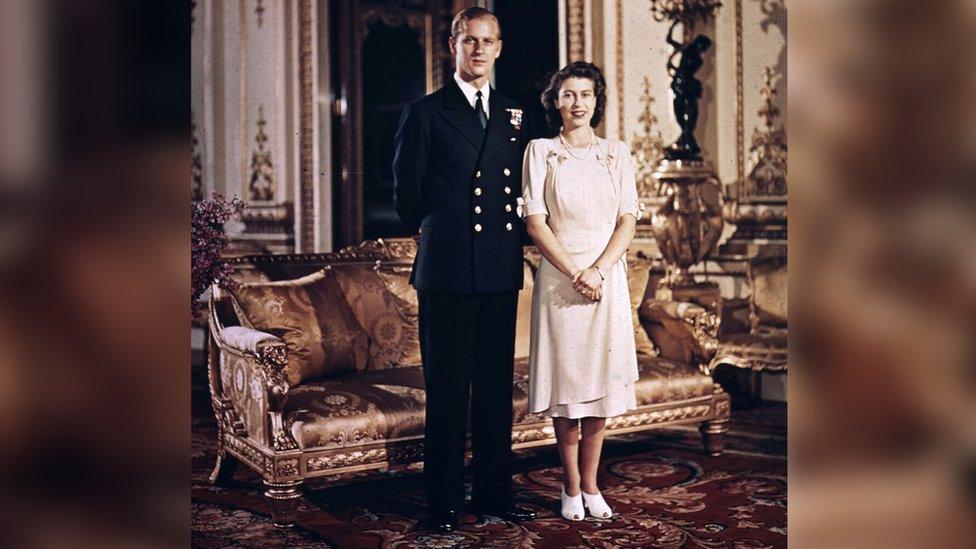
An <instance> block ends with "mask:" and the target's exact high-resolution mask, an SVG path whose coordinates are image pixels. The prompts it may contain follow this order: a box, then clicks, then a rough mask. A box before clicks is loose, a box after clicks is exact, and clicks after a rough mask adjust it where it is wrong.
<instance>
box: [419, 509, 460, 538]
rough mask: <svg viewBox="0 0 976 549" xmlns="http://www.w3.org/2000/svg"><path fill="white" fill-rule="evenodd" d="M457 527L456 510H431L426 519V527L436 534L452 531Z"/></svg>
mask: <svg viewBox="0 0 976 549" xmlns="http://www.w3.org/2000/svg"><path fill="white" fill-rule="evenodd" d="M457 527H458V516H457V511H453V510H451V509H448V510H446V511H432V512H431V513H430V518H428V519H427V529H428V530H430V531H431V532H437V533H438V534H445V533H447V532H453V531H454V530H457Z"/></svg>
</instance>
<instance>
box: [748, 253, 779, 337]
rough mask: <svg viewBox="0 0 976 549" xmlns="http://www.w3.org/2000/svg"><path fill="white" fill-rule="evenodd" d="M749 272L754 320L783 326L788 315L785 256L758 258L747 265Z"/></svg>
mask: <svg viewBox="0 0 976 549" xmlns="http://www.w3.org/2000/svg"><path fill="white" fill-rule="evenodd" d="M749 274H750V278H751V282H752V310H753V313H754V314H755V315H756V321H757V322H758V323H759V324H762V325H766V326H776V327H782V328H785V327H786V325H787V318H788V317H789V312H788V309H787V302H788V299H787V268H786V258H785V257H780V256H773V257H769V258H759V259H757V260H756V261H755V262H754V263H753V264H751V265H750V266H749Z"/></svg>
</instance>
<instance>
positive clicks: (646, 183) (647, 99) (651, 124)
mask: <svg viewBox="0 0 976 549" xmlns="http://www.w3.org/2000/svg"><path fill="white" fill-rule="evenodd" d="M640 102H641V104H642V105H644V110H643V111H642V112H641V115H640V118H639V119H638V120H639V121H640V123H641V131H640V133H638V132H634V133H633V137H632V138H631V141H630V143H631V146H630V148H631V151H632V153H633V155H634V161H635V162H636V164H637V195H638V196H640V197H642V198H646V197H655V196H658V194H659V193H658V189H659V186H660V185H659V182H658V180H657V179H656V178H655V177H654V176H653V175H652V174H653V172H654V169H655V168H656V167H657V165H658V162H659V161H660V160H661V159H662V158H664V138H663V136H662V135H661V128H660V127H659V126H658V120H657V116H655V115H654V111H653V110H652V109H651V105H652V104H653V103H654V96H653V95H651V77H650V76H645V77H644V93H642V94H641V97H640Z"/></svg>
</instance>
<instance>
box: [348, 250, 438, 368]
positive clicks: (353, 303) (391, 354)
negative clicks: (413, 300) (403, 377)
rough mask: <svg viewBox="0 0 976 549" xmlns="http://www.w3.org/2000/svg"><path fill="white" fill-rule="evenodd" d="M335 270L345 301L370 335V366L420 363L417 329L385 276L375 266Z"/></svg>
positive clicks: (358, 265) (350, 266)
mask: <svg viewBox="0 0 976 549" xmlns="http://www.w3.org/2000/svg"><path fill="white" fill-rule="evenodd" d="M333 271H334V272H335V275H336V280H338V282H339V286H340V287H341V288H342V295H343V297H344V298H345V301H346V303H347V304H348V305H349V307H350V309H352V312H353V315H354V316H355V317H356V320H358V321H359V325H360V326H361V327H362V329H363V330H364V331H365V332H366V333H367V334H369V362H368V364H367V368H368V369H370V370H375V369H382V368H399V367H407V366H418V365H419V364H420V338H419V336H418V332H417V330H415V329H412V328H413V326H411V322H410V321H409V319H408V317H407V315H405V314H404V313H403V312H401V309H400V306H398V304H397V300H398V298H397V296H396V295H394V294H393V292H391V291H390V290H389V289H388V288H387V284H386V281H385V280H384V277H383V276H381V275H380V274H379V273H377V272H376V270H375V268H374V266H373V265H364V264H351V265H336V266H335V267H333ZM400 300H401V301H403V300H404V298H402V297H401V298H400Z"/></svg>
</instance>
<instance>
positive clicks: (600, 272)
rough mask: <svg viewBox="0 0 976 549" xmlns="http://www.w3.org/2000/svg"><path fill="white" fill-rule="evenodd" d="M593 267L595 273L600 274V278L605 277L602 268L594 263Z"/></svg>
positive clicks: (604, 278)
mask: <svg viewBox="0 0 976 549" xmlns="http://www.w3.org/2000/svg"><path fill="white" fill-rule="evenodd" d="M593 268H594V269H596V272H597V274H598V275H600V280H606V279H607V273H605V272H603V269H601V268H600V267H597V266H596V265H594V266H593Z"/></svg>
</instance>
